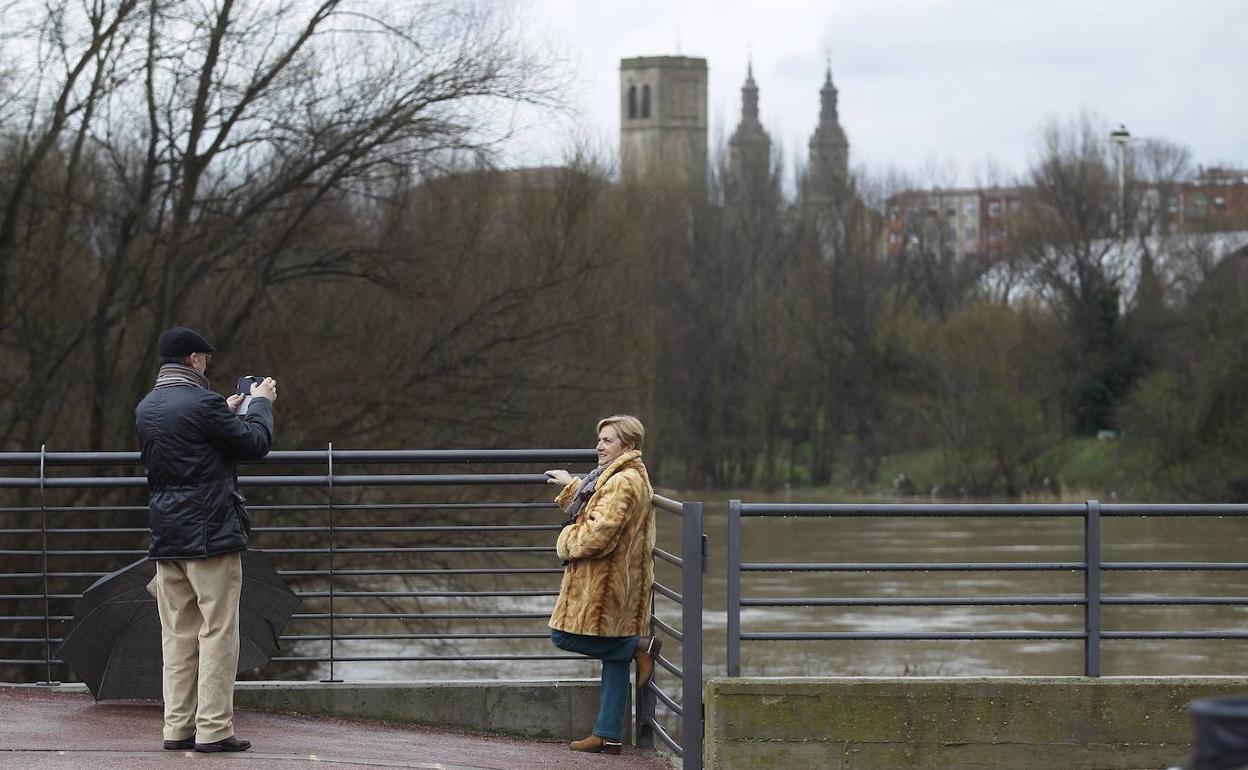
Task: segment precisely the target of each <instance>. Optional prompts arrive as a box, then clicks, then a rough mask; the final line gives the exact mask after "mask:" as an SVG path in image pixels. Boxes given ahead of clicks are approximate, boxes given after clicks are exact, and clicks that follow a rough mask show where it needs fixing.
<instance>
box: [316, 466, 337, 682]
mask: <svg viewBox="0 0 1248 770" xmlns="http://www.w3.org/2000/svg"><path fill="white" fill-rule="evenodd" d="M326 459H327V461H328V465H329V476H328V477H327V478H328V480H329V679H322V680H321V681H322V682H341V681H342V680H341V679H338V678H336V677H335V676H334V657H335V650H334V647H335V644H336V641H337V639H336V634H335V633H334V592H335V588H336V585H337V578H336V576H335V573H334V549H335V548H336V546H337V544H336V542H335V538H334V442H332V441H331V442H329V449H328V451H327V452H326Z"/></svg>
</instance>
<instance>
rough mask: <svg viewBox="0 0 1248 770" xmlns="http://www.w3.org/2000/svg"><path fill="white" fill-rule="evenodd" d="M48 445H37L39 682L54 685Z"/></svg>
mask: <svg viewBox="0 0 1248 770" xmlns="http://www.w3.org/2000/svg"><path fill="white" fill-rule="evenodd" d="M47 459H48V445H47V444H42V445H40V446H39V534H40V535H41V536H42V538H43V545H42V551H43V660H44V663H45V664H46V666H47V668H46V671H45V679H44V680H43V681H42V682H39V684H43V685H49V686H50V685H55V684H60V682H54V681H52V610H51V604H50V602H49V601H48V500H47V486H46V483H45V482H46V481H47V478H48V470H47Z"/></svg>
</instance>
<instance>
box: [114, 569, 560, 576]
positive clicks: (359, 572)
mask: <svg viewBox="0 0 1248 770" xmlns="http://www.w3.org/2000/svg"><path fill="white" fill-rule="evenodd" d="M562 573H563V569H562V568H561V567H528V568H514V569H513V568H509V567H480V568H469V567H455V568H447V569H336V570H334V575H335V576H337V577H401V576H404V575H553V574H562ZM100 574H107V573H100ZM277 574H279V575H282V576H285V577H329V570H327V569H279V570H277Z"/></svg>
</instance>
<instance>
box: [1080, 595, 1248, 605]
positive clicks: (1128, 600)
mask: <svg viewBox="0 0 1248 770" xmlns="http://www.w3.org/2000/svg"><path fill="white" fill-rule="evenodd" d="M1101 604H1118V605H1131V606H1148V605H1172V604H1173V605H1181V606H1185V607H1199V606H1205V605H1227V604H1248V596H1111V597H1102V598H1101Z"/></svg>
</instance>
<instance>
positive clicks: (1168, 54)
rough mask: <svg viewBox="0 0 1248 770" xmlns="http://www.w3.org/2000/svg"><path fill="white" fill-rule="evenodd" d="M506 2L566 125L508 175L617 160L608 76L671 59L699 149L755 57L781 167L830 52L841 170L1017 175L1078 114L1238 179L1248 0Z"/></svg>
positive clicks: (718, 126)
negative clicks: (574, 139) (700, 88)
mask: <svg viewBox="0 0 1248 770" xmlns="http://www.w3.org/2000/svg"><path fill="white" fill-rule="evenodd" d="M519 2H520V5H519V9H520V13H521V15H522V18H523V19H524V25H525V27H526V28H527V30H528V32H529V35H530V36H531V37H533V38H535V39H539V40H541V41H543V44H544V45H546V46H549V47H552V48H554V49H557V50H561V51H562V52H563V53H564V54H565V55H566V56H568V57H569V60H570V66H571V71H572V72H573V73H574V81H575V85H574V87H573V89H572V91H571V93H570V94H569V97H570V101H571V104H572V106H573V108H574V109H575V110H576V112H577V117H576V118H575V119H574V120H568V119H563V120H561V121H559V123H557V124H556V126H555V127H554V130H551V127H550V126H546V127H545V128H543V130H541V131H533V130H529V131H527V132H525V133H524V134H523V135H522V138H521V140H520V141H518V142H517V143H515V144H514V145H513V149H512V151H511V153H510V157H509V158H508V160H509V161H510V162H512V163H523V164H537V163H543V162H557V161H558V159H559V155H560V152H561V150H562V148H563V147H564V146H566V144H567V142H568V140H569V137H570V136H573V135H576V134H581V135H583V136H585V137H587V138H589V139H590V140H592V141H594V142H595V143H597V144H598V146H600V147H605V148H609V149H611V150H613V151H614V150H615V149H617V148H618V142H619V136H618V125H619V98H618V88H619V85H618V84H619V60H620V59H621V58H622V57H629V56H650V55H669V54H675V53H681V54H684V55H686V56H702V57H705V58H706V59H707V64H708V67H709V77H710V83H709V97H708V98H709V109H710V119H711V128H710V130H711V139H712V144H714V141H715V137H716V135H717V132H720V131H722V132H723V135H724V136H727V135H728V134H730V133H731V131H732V129H733V127H734V126H735V125H736V122H737V119H738V117H739V114H740V90H739V89H740V87H741V83H742V81H743V79H744V77H745V69H746V60H747V56H748V55H751V54H752V56H753V61H754V76H755V80H756V81H757V82H758V86H759V89H760V92H761V96H760V111H761V115H762V120H763V124H764V127H765V128H766V129H767V130H768V132H769V133H770V134H771V137H772V140H773V142H779V143H780V144H781V145H782V146H783V148H784V150H785V152H786V161H787V162H789V163H790V164H791V161H792V158H793V156H794V154H795V153H797V152H799V151H800V154H801V156H802V157H803V158H804V157H805V154H806V150H805V145H806V142H807V141H808V140H809V138H810V134H811V132H812V131H813V130H814V127H815V123H816V120H817V118H818V114H819V88H820V86H821V84H822V82H823V75H824V69H825V62H826V61H827V58H826V57H827V51H829V50H830V52H831V64H832V76H833V80H834V82H835V83H836V86H837V88H838V89H839V91H840V116H841V124H842V125H843V126H844V127H845V131H846V133H847V134H848V136H849V143H850V163H851V165H853V166H855V167H865V168H866V169H867V170H868V171H871V172H882V171H885V170H888V169H895V170H898V171H902V172H905V173H907V174H910V175H912V176H915V177H918V178H920V179H932V178H933V177H941V178H940V179H933V181H943V182H944V183H945V184H950V183H953V182H958V183H961V184H973V183H976V182H977V181H981V180H982V179H984V178H985V177H986V175H987V174H988V173H989V171H988V170H989V169H990V168H991V167H993V166H994V165H995V166H996V167H999V168H1000V169H1002V170H1003V171H1004V172H1006V173H1007V174H1009V173H1018V172H1021V171H1022V170H1024V169H1025V168H1026V166H1027V163H1028V162H1029V160H1030V159H1031V158H1033V157H1034V155H1035V152H1036V147H1037V143H1038V138H1039V134H1040V130H1041V128H1042V126H1043V125H1045V123H1046V122H1047V121H1050V120H1053V119H1060V120H1067V119H1071V118H1074V117H1076V116H1078V115H1079V114H1080V113H1082V112H1087V113H1089V114H1090V115H1092V116H1093V117H1094V118H1095V119H1096V120H1098V121H1099V122H1101V123H1103V124H1104V125H1105V127H1106V128H1109V127H1111V124H1112V125H1117V124H1118V123H1122V124H1125V125H1126V127H1127V129H1128V130H1129V131H1130V132H1131V133H1132V134H1133V135H1135V136H1147V137H1161V138H1165V139H1168V140H1170V141H1174V142H1178V143H1180V144H1183V145H1185V146H1187V147H1188V148H1189V149H1190V150H1191V152H1192V156H1193V159H1194V160H1195V161H1196V162H1198V163H1203V164H1206V165H1208V164H1211V163H1214V162H1231V163H1233V164H1236V165H1237V166H1239V167H1248V0H1183V2H1174V1H1173V0H822V1H821V2H817V1H816V0H674V1H673V0H619V2H609V0H519ZM790 168H791V166H790ZM950 177H955V178H950Z"/></svg>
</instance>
